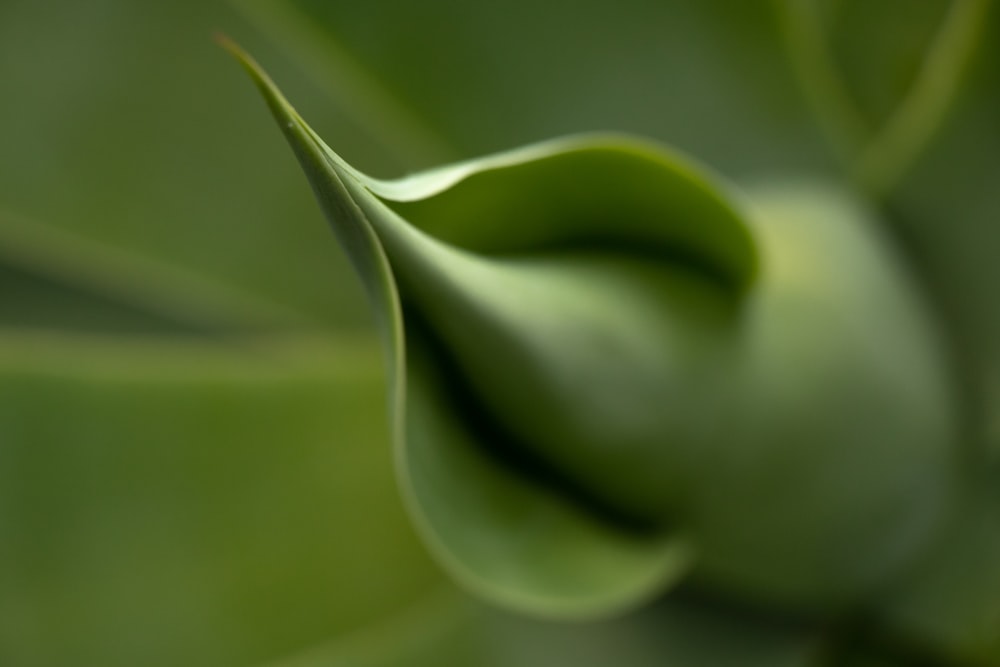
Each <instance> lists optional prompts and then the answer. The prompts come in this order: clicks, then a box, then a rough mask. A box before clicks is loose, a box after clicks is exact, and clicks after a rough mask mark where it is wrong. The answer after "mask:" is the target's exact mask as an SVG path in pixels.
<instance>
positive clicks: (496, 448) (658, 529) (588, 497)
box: [404, 307, 664, 538]
mask: <svg viewBox="0 0 1000 667" xmlns="http://www.w3.org/2000/svg"><path fill="white" fill-rule="evenodd" d="M404 320H405V322H406V337H407V341H408V342H409V341H411V340H412V339H413V338H416V339H417V340H418V341H419V344H420V346H421V348H422V349H423V350H424V351H425V352H426V354H427V355H428V356H429V357H430V359H431V363H432V365H433V367H434V370H435V372H436V373H437V375H438V377H437V380H438V384H439V385H440V386H441V387H442V390H443V392H444V393H445V394H446V395H447V399H448V401H447V402H448V404H449V405H450V406H451V407H452V414H453V416H454V418H455V419H457V420H459V421H460V422H461V424H462V426H463V427H464V429H465V430H466V431H467V432H468V433H470V434H471V436H472V439H473V440H474V441H475V442H476V443H477V444H478V445H479V446H480V447H481V448H482V453H483V454H484V455H486V456H487V457H489V458H490V459H491V460H492V461H493V462H494V463H495V464H497V465H499V466H502V467H504V468H506V469H507V470H510V471H512V472H513V473H515V474H516V475H517V476H518V477H520V478H522V479H525V480H527V481H529V482H530V483H532V484H534V485H536V486H538V487H540V488H544V489H545V490H546V491H547V492H550V493H552V494H553V495H556V496H559V497H561V498H563V499H565V500H567V501H568V502H569V503H571V504H572V505H574V506H576V507H578V508H580V509H582V510H583V511H584V512H586V513H587V514H589V515H590V516H592V517H594V518H596V519H598V520H599V521H601V522H603V523H605V524H608V525H609V526H613V527H614V528H615V529H617V530H619V531H620V532H624V533H627V534H630V535H634V536H636V537H639V538H651V537H654V536H655V535H657V534H660V533H662V531H663V529H664V526H662V525H660V524H659V523H657V522H654V521H651V520H649V519H646V518H643V517H637V516H634V515H632V514H630V513H628V512H626V511H624V510H622V509H621V508H618V507H614V506H612V505H610V504H609V503H607V502H605V501H604V500H602V499H600V498H597V497H596V496H595V495H593V494H592V493H590V491H589V490H588V489H587V488H586V487H585V486H584V485H583V484H581V483H580V482H578V481H577V480H575V479H573V478H571V477H570V476H569V475H566V474H565V473H563V472H562V471H561V470H559V469H558V467H557V466H554V465H552V464H551V463H549V462H547V461H545V460H543V459H542V457H540V456H538V455H537V453H535V452H534V451H533V450H532V447H531V446H530V444H529V443H525V442H523V441H521V440H520V439H519V438H517V437H516V436H515V435H513V434H512V433H511V431H510V430H509V429H508V428H507V427H506V426H504V424H503V422H502V420H500V419H498V418H497V416H496V415H494V414H492V413H491V412H490V410H489V408H488V407H487V406H486V405H485V402H484V401H483V400H482V398H481V397H480V396H478V395H477V394H476V392H475V390H474V389H473V388H472V387H471V386H470V384H469V383H468V382H465V381H464V379H463V378H464V375H465V373H464V370H463V369H462V367H461V364H460V363H459V362H458V361H457V360H456V359H455V357H454V356H453V355H451V354H449V352H448V351H447V349H446V348H445V346H444V345H443V344H442V343H441V342H440V341H439V340H437V339H436V338H435V336H434V335H433V333H432V330H431V329H430V328H429V327H428V325H427V323H426V321H425V320H424V319H423V318H421V317H420V315H419V314H418V313H416V312H415V311H413V310H412V309H407V308H405V307H404Z"/></svg>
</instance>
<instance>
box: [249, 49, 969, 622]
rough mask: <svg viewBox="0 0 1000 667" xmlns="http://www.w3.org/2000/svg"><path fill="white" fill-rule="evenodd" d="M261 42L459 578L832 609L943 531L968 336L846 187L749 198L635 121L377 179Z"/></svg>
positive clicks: (537, 607) (412, 486)
mask: <svg viewBox="0 0 1000 667" xmlns="http://www.w3.org/2000/svg"><path fill="white" fill-rule="evenodd" d="M241 57H242V58H243V59H244V63H245V64H247V65H248V68H249V69H250V71H251V73H252V75H253V76H254V78H255V80H256V81H257V83H258V85H259V86H260V88H261V90H262V91H263V93H264V95H265V97H266V98H267V100H268V103H269V105H270V106H271V109H272V111H273V112H274V114H275V116H276V118H277V119H278V121H279V122H280V123H281V126H282V127H283V129H284V131H285V134H286V136H287V137H288V139H289V141H290V143H291V144H292V147H293V149H294V150H295V152H296V154H297V155H298V157H299V159H300V161H301V162H302V165H303V167H304V169H305V171H306V173H307V175H308V176H309V179H310V181H311V183H312V185H313V188H314V190H315V192H316V195H317V197H318V199H319V201H320V203H321V205H322V207H323V209H324V212H325V213H326V215H327V217H328V218H329V220H330V223H331V224H332V226H333V228H334V231H335V232H336V233H337V235H338V237H339V238H340V240H341V242H342V244H343V246H344V247H345V249H346V250H347V252H348V254H349V256H350V258H351V260H352V261H353V262H354V264H355V266H356V268H357V270H358V273H359V275H360V276H361V278H362V279H363V281H364V282H365V284H366V286H367V288H368V291H369V294H370V295H371V297H372V300H373V303H374V307H375V310H376V312H377V314H378V316H379V318H380V322H381V327H382V329H383V333H384V334H385V337H386V342H387V348H388V350H389V363H390V369H391V374H392V382H391V385H392V405H393V410H394V415H393V418H394V427H395V435H396V440H397V446H398V447H399V459H398V460H399V466H400V478H401V481H402V483H403V485H404V488H405V490H406V493H407V497H408V500H409V501H410V503H411V505H412V509H413V512H414V516H415V518H416V519H417V521H418V523H419V525H420V527H421V528H422V530H423V533H424V535H425V537H426V538H427V541H428V543H429V545H430V546H431V548H432V549H433V550H434V551H435V553H436V554H437V555H438V556H439V557H440V559H441V561H442V562H443V563H444V564H445V565H446V566H447V567H449V569H450V570H451V571H452V572H453V573H455V575H456V576H457V577H458V578H459V579H461V580H463V581H465V582H466V583H467V584H469V585H470V586H472V587H474V588H476V589H477V590H479V591H481V592H482V593H484V594H485V595H488V596H490V597H491V598H493V599H496V600H499V601H501V602H505V603H507V604H510V605H513V606H517V607H519V608H524V609H529V610H532V611H535V612H538V613H543V614H553V615H563V616H565V615H581V614H583V615H587V614H599V613H608V612H610V611H612V610H614V609H617V608H620V607H622V606H624V605H629V604H634V603H636V602H637V601H639V600H642V599H645V598H649V597H651V596H653V595H656V594H659V593H662V592H663V591H664V590H666V589H667V588H668V587H669V586H670V585H671V584H673V583H675V582H677V581H680V580H681V579H683V578H684V577H693V578H695V579H696V580H698V581H700V582H703V583H705V584H706V585H709V586H712V587H714V588H719V589H724V590H726V591H731V592H733V593H735V594H740V595H745V596H751V597H754V598H759V599H764V600H769V601H779V602H781V603H794V604H806V605H811V606H831V605H838V604H846V603H849V602H851V601H855V600H857V599H859V598H860V597H861V596H863V595H864V594H866V593H868V592H869V591H871V590H872V589H873V588H874V587H875V586H876V585H877V584H879V583H880V582H882V581H884V580H886V579H887V578H889V577H891V576H893V575H895V574H896V573H898V572H900V571H901V570H902V569H903V568H904V567H905V566H906V565H907V564H908V562H909V561H910V560H911V559H912V558H913V557H914V556H915V554H916V553H917V552H918V551H919V549H921V548H922V547H923V546H924V545H925V543H926V542H927V541H928V540H929V539H930V538H931V536H932V535H933V532H934V530H935V529H936V527H937V525H938V523H939V522H940V520H941V518H942V516H943V514H944V511H945V510H946V508H947V506H948V501H949V496H950V494H951V487H952V484H953V476H954V465H953V458H954V457H955V449H956V445H955V438H956V436H955V431H956V425H955V416H954V407H953V400H952V390H951V387H950V384H949V377H948V369H947V367H946V363H945V355H944V354H943V352H942V344H941V341H939V340H938V335H937V332H936V330H935V326H934V323H933V321H932V318H931V317H930V315H929V314H928V312H927V311H926V308H925V306H924V304H922V303H921V301H920V299H919V298H918V291H917V287H916V285H915V284H914V282H913V280H912V279H911V277H910V276H909V275H908V273H907V271H906V270H905V267H904V266H903V265H902V263H901V262H900V260H899V258H898V257H897V256H896V254H895V252H894V250H893V248H892V247H891V245H890V244H889V243H888V242H887V241H886V240H885V239H884V238H883V237H882V235H881V233H880V230H879V229H878V226H877V224H878V223H877V221H876V220H873V219H872V218H871V217H870V216H869V215H867V214H866V212H865V211H864V210H863V209H862V208H861V207H859V206H858V205H857V204H855V203H854V202H852V201H851V200H849V199H848V198H847V197H845V196H844V195H842V194H840V193H839V192H837V191H836V190H834V189H831V188H828V187H822V186H816V185H808V184H802V185H798V186H795V187H787V186H786V187H784V188H780V189H778V188H758V189H756V190H753V191H751V192H750V193H749V195H748V196H747V197H746V200H747V203H746V204H740V205H737V204H735V203H734V199H735V196H734V195H732V194H728V193H726V192H725V190H726V188H724V187H722V186H720V185H718V184H717V183H716V182H715V180H714V179H712V178H710V177H708V176H706V175H705V174H703V173H702V171H701V170H700V169H698V168H696V167H694V166H692V165H691V164H690V163H688V162H687V161H686V160H684V159H682V158H680V157H678V156H675V155H672V154H670V153H667V152H664V151H663V150H662V149H659V148H656V147H653V146H650V145H648V144H645V143H642V142H638V141H635V140H631V139H625V138H620V137H580V138H571V139H565V140H559V141H553V142H548V143H545V144H540V145H537V146H533V147H529V148H526V149H521V150H518V151H513V152H510V153H505V154H501V155H498V156H493V157H488V158H484V159H482V160H478V161H473V162H467V163H462V164H459V165H456V166H453V167H447V168H444V169H439V170H435V171H432V172H427V173H424V174H419V175H416V176H411V177H409V178H407V179H403V180H400V181H395V182H384V181H377V180H374V179H371V178H369V177H367V176H365V175H363V174H360V173H358V172H357V171H356V170H354V169H353V168H351V167H350V166H348V165H347V164H346V163H344V162H343V161H342V160H341V159H340V158H339V157H338V156H336V155H335V154H334V153H333V152H332V151H331V150H330V149H329V148H328V147H326V145H325V144H324V143H323V142H322V141H321V140H320V139H319V138H318V137H317V136H316V135H315V133H314V132H313V131H312V130H311V129H309V127H308V126H307V125H306V124H305V123H304V122H303V121H302V120H301V118H299V116H298V115H297V114H296V113H295V111H294V110H293V109H292V108H291V107H290V106H288V104H287V102H285V100H284V99H283V98H282V97H281V96H280V93H278V91H277V90H276V89H275V88H274V87H273V84H271V83H270V81H269V80H268V79H267V78H266V76H265V75H263V74H262V73H261V72H260V71H259V69H257V68H256V67H255V66H254V65H253V64H252V61H249V60H248V59H246V57H245V56H242V55H241Z"/></svg>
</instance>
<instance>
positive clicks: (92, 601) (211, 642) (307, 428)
mask: <svg viewBox="0 0 1000 667" xmlns="http://www.w3.org/2000/svg"><path fill="white" fill-rule="evenodd" d="M380 378H381V365H380V363H379V360H378V351H377V349H376V348H375V346H374V345H373V344H371V343H370V342H368V341H356V340H350V339H342V340H333V341H330V340H319V339H309V338H305V337H298V338H286V339H277V338H260V339H252V340H245V341H243V342H242V343H240V344H237V345H233V346H232V347H229V348H223V347H221V346H220V345H218V344H216V343H209V342H198V341H193V340H192V341H189V342H186V343H181V342H169V341H166V340H163V339H152V338H149V339H147V340H146V341H145V342H136V341H129V340H127V339H124V338H118V337H107V336H89V337H88V336H83V335H80V334H78V335H76V336H74V337H72V338H67V337H66V335H64V334H44V333H41V332H37V331H36V332H30V333H25V334H23V335H18V336H14V335H12V334H5V335H3V336H0V544H2V545H3V548H2V549H0V663H2V664H4V665H18V666H22V665H23V666H28V665H30V666H31V667H64V666H65V665H70V664H72V665H81V666H83V665H86V666H93V667H98V666H100V667H114V666H119V665H120V666H121V667H126V666H129V667H131V666H133V665H139V664H141V665H150V666H156V665H163V666H164V667H166V666H169V667H176V666H177V665H191V666H198V665H204V666H205V667H209V666H211V667H217V666H218V665H248V664H254V663H257V662H261V661H264V660H268V659H271V658H273V657H276V656H278V655H284V654H287V653H289V652H292V651H297V650H301V649H303V648H305V647H307V646H310V645H313V644H315V643H316V642H317V641H322V640H325V639H326V638H328V637H330V636H332V635H335V634H337V633H341V632H347V631H352V630H355V629H356V628H358V627H360V626H363V625H366V624H368V623H371V622H373V621H377V620H378V619H379V618H381V617H382V616H385V615H386V614H391V613H393V612H395V610H396V609H397V608H399V607H402V606H404V605H407V604H409V603H410V602H411V601H412V600H414V599H416V598H418V597H420V596H422V595H423V594H424V592H425V591H426V590H427V589H428V588H429V587H430V586H432V585H434V586H436V585H437V582H438V576H437V574H436V569H435V568H434V567H433V566H432V565H431V564H430V563H429V561H428V560H427V558H426V557H425V556H424V553H423V551H422V549H421V548H420V547H419V546H418V545H417V543H416V542H415V540H414V537H413V535H412V532H411V530H410V529H409V526H408V521H407V519H406V518H405V517H404V515H403V513H402V511H401V507H400V504H399V502H398V499H397V494H396V491H395V485H394V481H393V479H392V474H391V460H390V459H391V456H390V453H389V447H388V444H387V437H386V434H385V433H384V427H383V424H384V407H383V405H384V402H383V399H382V394H383V391H384V387H383V382H382V381H381V379H380Z"/></svg>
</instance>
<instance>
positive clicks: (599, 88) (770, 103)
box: [0, 0, 1000, 667]
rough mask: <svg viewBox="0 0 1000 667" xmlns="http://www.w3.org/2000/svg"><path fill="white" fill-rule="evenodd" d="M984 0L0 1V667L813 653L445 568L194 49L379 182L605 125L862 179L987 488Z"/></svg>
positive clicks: (296, 235) (989, 261)
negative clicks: (515, 611)
mask: <svg viewBox="0 0 1000 667" xmlns="http://www.w3.org/2000/svg"><path fill="white" fill-rule="evenodd" d="M991 4H995V3H990V2H988V1H987V0H955V1H954V2H945V1H943V0H942V1H937V0H920V1H919V2H913V3H905V4H904V3H901V2H899V1H898V0H871V1H862V0H802V1H800V2H796V1H794V0H789V1H788V2H781V1H777V0H775V1H770V0H767V1H765V0H759V1H758V0H752V1H749V2H744V1H742V0H706V1H704V2H698V3H689V2H681V1H680V0H676V1H675V0H620V1H618V2H615V3H610V2H598V1H596V0H577V1H575V2H569V1H568V0H551V1H548V2H539V1H538V0H511V1H510V2H506V3H486V2H482V3H479V2H462V1H459V0H428V1H427V2H422V3H412V2H407V1H406V0H370V1H368V2H360V3H359V2H346V1H344V0H327V1H326V2H323V1H321V0H232V1H231V2H223V1H221V0H176V1H174V2H169V3H137V2H130V1H128V0H93V1H91V2H87V3H75V2H61V1H53V2H44V3H42V2H37V1H34V0H0V91H2V93H0V665H2V666H10V667H36V666H37V667H42V666H45V667H56V666H63V665H75V666H88V665H94V666H97V665H100V666H102V667H116V666H125V665H147V666H157V665H163V666H178V665H185V666H188V667H200V666H206V667H207V666H209V665H211V666H214V667H225V666H233V667H250V666H258V665H259V666H261V667H264V666H270V665H273V666H275V667H277V666H279V665H282V666H285V665H287V666H293V665H294V666H301V667H308V666H311V665H317V666H318V665H330V666H334V665H336V666H340V665H361V666H362V667H365V666H369V665H371V666H375V665H400V666H403V665H451V664H454V665H463V666H474V665H495V666H506V665H511V666H513V665H519V666H520V665H539V666H541V665H556V664H573V665H604V664H625V665H659V664H677V665H681V666H682V667H683V666H686V665H691V666H692V667H694V666H695V665H722V666H724V665H756V664H759V665H762V666H763V665H768V666H780V665H789V666H793V665H814V664H817V661H819V660H821V659H825V658H824V657H823V656H825V655H826V653H824V652H825V651H826V650H827V647H826V644H825V641H826V639H825V634H824V633H823V632H820V631H818V630H816V629H814V628H811V627H808V625H807V624H806V625H804V624H802V623H799V622H792V621H789V620H788V619H781V618H770V617H764V616H761V615H760V614H756V613H749V612H745V611H735V610H723V609H722V608H721V607H723V606H725V605H720V604H719V603H718V602H717V601H712V600H704V599H700V598H697V596H688V597H686V598H685V596H684V595H683V594H682V595H681V596H680V598H681V599H680V600H679V601H673V602H665V603H662V604H659V605H655V606H654V607H653V608H651V609H649V610H646V611H645V612H644V613H642V614H637V615H635V616H633V617H629V618H627V619H622V620H620V621H616V622H611V623H604V624H594V625H590V626H587V627H586V628H577V627H574V626H568V625H561V624H552V623H541V622H531V621H528V620H525V619H517V618H513V617H510V616H507V615H505V614H503V613H501V612H498V611H496V610H490V609H486V608H484V607H482V606H480V605H479V604H478V603H476V602H475V601H473V600H469V599H467V598H466V597H465V596H464V595H463V594H462V593H460V592H459V591H457V590H455V589H454V588H453V587H452V586H451V584H449V583H448V582H447V581H446V580H445V578H444V577H443V575H442V574H441V573H440V572H439V571H438V569H437V568H436V566H435V565H433V564H432V563H431V561H430V560H429V558H428V557H427V555H426V554H425V553H424V551H423V549H422V547H421V546H420V545H419V543H418V541H417V540H416V538H415V537H414V535H413V533H412V530H411V528H410V526H409V523H408V520H407V518H406V516H405V513H404V510H403V508H402V506H401V503H400V500H399V498H398V495H397V492H396V489H395V485H394V480H393V471H392V463H391V454H390V451H389V443H388V429H387V426H386V415H385V398H384V395H383V392H384V385H383V377H382V374H383V367H382V361H381V357H380V351H379V349H378V347H377V341H376V340H375V338H374V335H373V331H372V325H371V322H370V321H369V317H368V313H367V310H366V307H365V303H364V299H363V295H362V292H361V289H360V286H359V285H358V283H357V281H356V280H355V278H354V277H353V275H352V273H351V272H350V270H349V267H348V266H347V264H346V261H345V258H344V257H343V255H342V254H341V252H340V251H339V249H338V247H337V245H336V243H335V241H334V239H333V236H332V235H331V234H330V233H329V230H328V229H327V226H326V224H325V222H324V221H323V220H322V217H321V215H320V213H319V211H318V209H317V207H316V205H315V204H314V202H313V200H312V197H311V193H310V191H309V188H308V185H307V184H306V182H305V179H304V178H302V177H301V174H300V172H299V169H298V167H297V165H296V164H295V162H294V159H293V157H292V155H291V152H290V151H289V150H288V148H287V147H286V146H285V144H284V140H283V138H282V137H281V135H280V133H279V132H278V131H277V129H276V128H275V127H273V123H272V121H271V120H270V118H269V116H268V114H267V112H266V109H265V107H264V105H263V104H262V102H261V101H260V100H259V99H258V96H257V93H256V91H255V90H254V89H253V87H252V85H251V84H250V83H249V81H248V80H247V79H246V76H245V75H244V74H243V72H242V71H241V70H240V69H239V67H238V66H236V64H235V63H234V62H232V59H231V58H230V57H229V56H228V55H226V54H225V53H224V52H223V51H222V50H221V49H219V48H218V47H217V46H216V45H215V44H214V43H213V41H212V35H213V33H215V32H219V31H221V32H224V33H226V34H228V35H229V36H231V37H233V38H234V39H235V40H236V41H238V42H239V43H240V44H242V45H243V46H244V47H245V48H247V49H248V50H249V51H250V52H251V53H253V54H254V55H255V57H256V58H257V59H258V60H259V61H260V62H261V63H262V64H263V65H264V66H265V67H266V68H267V69H268V70H269V71H270V73H271V75H272V76H273V78H274V79H275V80H276V81H277V82H278V83H279V85H281V87H282V88H283V89H284V91H285V93H286V94H287V96H288V97H289V99H290V100H291V101H292V102H293V104H295V105H296V106H297V107H298V109H299V111H300V112H302V114H303V116H304V117H305V118H307V119H308V120H309V121H310V123H312V124H313V126H314V127H315V128H316V129H317V130H318V131H319V132H320V134H321V135H322V136H323V137H324V138H325V139H326V140H327V142H328V143H329V144H330V145H331V146H333V147H334V148H335V149H336V150H337V151H338V152H339V153H341V155H343V156H344V157H345V158H346V159H347V160H348V161H350V162H352V163H353V164H355V165H356V166H358V167H359V168H361V169H363V170H365V171H367V172H369V173H371V174H372V175H375V176H380V177H394V176H399V175H403V174H405V173H408V172H410V171H413V170H415V169H419V168H423V167H428V166H433V165H437V164H441V163H443V162H446V161H450V160H454V159H460V158H467V157H473V156H476V155H480V154H483V153H486V152H491V151H497V150H502V149H506V148H511V147H513V146H516V145H520V144H524V143H527V142H531V141H536V140H541V139H545V138H549V137H552V136H556V135H562V134H567V133H572V132H579V131H589V130H621V131H627V132H631V133H636V134H641V135H644V136H648V137H651V138H653V139H656V140H659V141H662V142H664V143H668V144H670V145H673V146H675V147H677V148H680V149H681V150H683V151H685V152H687V153H689V154H691V155H692V156H694V157H695V158H697V159H698V160H700V161H702V162H703V163H705V164H707V165H709V166H710V167H711V168H713V169H715V170H717V171H720V172H722V173H723V174H724V175H725V176H727V177H729V178H730V179H732V180H733V181H734V182H735V183H736V184H737V185H744V184H747V185H749V184H754V183H758V182H763V181H770V180H774V179H786V180H787V179H802V178H814V177H821V178H827V179H835V180H839V181H843V182H845V183H848V184H850V185H852V187H856V188H858V189H859V190H861V191H867V192H869V193H870V195H871V197H872V199H873V201H875V202H876V204H877V205H878V206H880V207H881V208H882V209H883V211H884V213H885V215H886V216H887V218H888V219H889V220H890V221H891V222H892V223H893V229H894V230H895V233H896V234H897V236H898V238H899V239H900V242H901V243H903V244H904V245H905V247H906V248H907V250H908V252H909V253H910V256H911V257H912V258H913V261H914V263H915V264H916V265H917V266H918V268H919V269H920V271H921V275H922V276H923V277H924V280H925V282H926V285H927V289H928V293H929V294H931V295H932V298H933V299H934V300H935V303H936V306H937V307H938V308H939V309H940V311H941V312H942V313H943V314H944V317H945V320H946V322H947V326H948V328H949V333H950V335H951V336H952V337H953V340H954V341H955V342H956V345H955V349H956V356H957V357H958V358H959V360H960V364H961V367H962V368H963V372H964V377H963V381H964V391H965V394H966V404H967V406H968V413H969V423H970V424H971V426H970V428H969V430H970V437H969V440H970V442H972V443H973V444H972V446H973V447H974V448H975V449H976V450H977V451H981V452H985V453H986V457H987V460H988V461H990V464H989V465H992V466H994V469H995V468H996V465H997V463H996V462H997V459H998V458H1000V342H998V341H1000V305H998V300H997V297H996V289H995V288H996V286H997V285H1000V262H998V261H997V257H998V254H1000V199H998V198H997V196H996V186H997V180H998V178H1000V80H998V79H997V78H996V73H997V72H998V71H1000V18H998V16H997V11H995V9H994V8H993V7H992V6H991ZM901 17H904V18H903V19H901ZM977 576H978V575H977ZM719 637H725V638H726V640H725V641H724V642H721V643H720V642H719V641H718V638H719ZM851 660H853V658H845V661H846V662H844V663H843V664H859V665H860V664H874V663H861V662H858V663H854V662H851ZM671 661H672V662H671ZM823 664H826V663H823ZM880 664H881V663H880ZM886 664H887V663H886Z"/></svg>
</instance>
